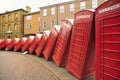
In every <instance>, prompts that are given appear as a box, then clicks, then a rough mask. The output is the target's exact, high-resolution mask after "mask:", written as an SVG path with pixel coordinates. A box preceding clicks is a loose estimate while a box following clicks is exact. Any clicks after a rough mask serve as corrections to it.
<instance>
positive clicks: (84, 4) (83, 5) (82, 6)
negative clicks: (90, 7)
mask: <svg viewBox="0 0 120 80" xmlns="http://www.w3.org/2000/svg"><path fill="white" fill-rule="evenodd" d="M84 9H86V2H85V1H82V2H80V10H84Z"/></svg>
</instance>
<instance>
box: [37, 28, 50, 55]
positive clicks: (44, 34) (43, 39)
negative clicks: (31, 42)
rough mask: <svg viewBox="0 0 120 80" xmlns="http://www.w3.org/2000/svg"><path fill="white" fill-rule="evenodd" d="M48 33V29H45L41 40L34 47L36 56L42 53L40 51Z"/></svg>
mask: <svg viewBox="0 0 120 80" xmlns="http://www.w3.org/2000/svg"><path fill="white" fill-rule="evenodd" d="M49 34H50V31H49V30H46V31H44V32H43V34H42V37H41V40H40V41H39V42H38V45H37V47H36V49H35V52H36V55H37V56H41V55H42V54H43V53H42V51H43V49H44V47H45V45H46V41H47V39H48V37H49Z"/></svg>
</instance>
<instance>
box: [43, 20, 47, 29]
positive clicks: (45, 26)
mask: <svg viewBox="0 0 120 80" xmlns="http://www.w3.org/2000/svg"><path fill="white" fill-rule="evenodd" d="M46 28H47V22H46V21H45V22H43V29H46Z"/></svg>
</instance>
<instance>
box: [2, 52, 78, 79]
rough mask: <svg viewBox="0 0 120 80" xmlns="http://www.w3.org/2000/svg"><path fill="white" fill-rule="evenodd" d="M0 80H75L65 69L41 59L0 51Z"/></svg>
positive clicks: (19, 53)
mask: <svg viewBox="0 0 120 80" xmlns="http://www.w3.org/2000/svg"><path fill="white" fill-rule="evenodd" d="M0 80H77V79H76V78H75V77H74V76H73V75H72V74H71V73H70V72H69V71H68V70H67V69H66V68H65V67H58V66H56V65H55V63H54V62H53V61H46V60H45V59H44V58H43V57H37V56H35V55H29V54H21V52H13V51H0Z"/></svg>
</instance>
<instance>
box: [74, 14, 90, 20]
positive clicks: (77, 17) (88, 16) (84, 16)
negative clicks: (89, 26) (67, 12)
mask: <svg viewBox="0 0 120 80" xmlns="http://www.w3.org/2000/svg"><path fill="white" fill-rule="evenodd" d="M84 18H90V15H81V16H76V19H84Z"/></svg>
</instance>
